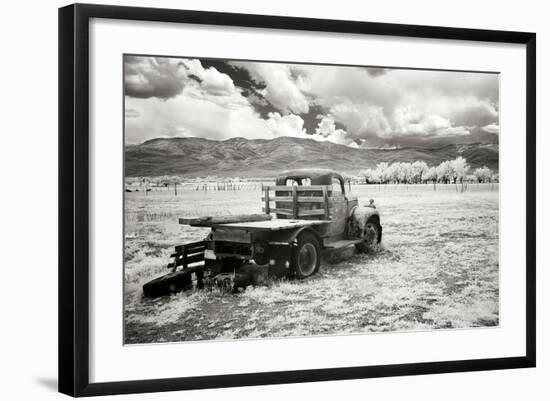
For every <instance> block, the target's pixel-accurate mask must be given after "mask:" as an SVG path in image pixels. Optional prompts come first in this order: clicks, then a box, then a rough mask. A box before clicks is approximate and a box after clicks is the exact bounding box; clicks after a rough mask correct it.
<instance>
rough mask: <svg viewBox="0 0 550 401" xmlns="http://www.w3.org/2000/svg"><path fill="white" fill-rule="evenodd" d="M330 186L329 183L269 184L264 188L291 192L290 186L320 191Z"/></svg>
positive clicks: (301, 189) (300, 189) (303, 189)
mask: <svg viewBox="0 0 550 401" xmlns="http://www.w3.org/2000/svg"><path fill="white" fill-rule="evenodd" d="M327 187H330V185H292V186H290V185H288V186H287V185H269V186H266V188H267V189H268V190H269V191H287V192H292V188H298V191H300V192H302V191H322V190H323V188H327Z"/></svg>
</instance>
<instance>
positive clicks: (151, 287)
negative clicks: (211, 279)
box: [143, 270, 193, 298]
mask: <svg viewBox="0 0 550 401" xmlns="http://www.w3.org/2000/svg"><path fill="white" fill-rule="evenodd" d="M192 283H193V282H192V280H191V273H187V272H184V271H182V270H178V271H175V272H172V273H168V274H165V275H164V276H161V277H157V278H156V279H154V280H151V281H149V282H148V283H145V284H144V285H143V295H144V296H146V297H151V298H156V297H162V296H163V295H170V294H173V293H175V292H179V291H182V290H185V289H187V288H189V287H190V286H191V285H192Z"/></svg>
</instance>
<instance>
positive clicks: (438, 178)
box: [359, 156, 498, 184]
mask: <svg viewBox="0 0 550 401" xmlns="http://www.w3.org/2000/svg"><path fill="white" fill-rule="evenodd" d="M359 175H360V176H361V177H362V178H363V179H364V180H365V182H366V183H367V184H427V183H433V184H436V183H441V184H464V183H468V182H470V183H475V182H478V183H489V182H498V174H497V173H494V172H493V171H492V170H491V169H490V168H488V167H487V166H483V167H479V168H477V169H475V170H473V169H472V168H471V167H470V165H469V164H468V163H467V161H466V159H465V158H463V157H462V156H459V157H457V158H456V159H454V160H446V161H443V162H441V163H440V164H439V165H437V166H428V164H427V163H426V162H424V161H415V162H412V163H409V162H395V163H391V164H389V163H386V162H382V163H378V164H377V165H376V167H375V168H367V169H363V170H361V171H360V172H359Z"/></svg>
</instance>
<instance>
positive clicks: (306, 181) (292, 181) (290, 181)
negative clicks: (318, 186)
mask: <svg viewBox="0 0 550 401" xmlns="http://www.w3.org/2000/svg"><path fill="white" fill-rule="evenodd" d="M285 184H286V186H287V187H292V186H294V185H303V186H310V185H311V178H287V179H286V183H285Z"/></svg>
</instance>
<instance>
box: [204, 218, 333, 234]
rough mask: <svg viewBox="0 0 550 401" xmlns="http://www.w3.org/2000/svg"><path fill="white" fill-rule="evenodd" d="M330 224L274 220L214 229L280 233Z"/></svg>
mask: <svg viewBox="0 0 550 401" xmlns="http://www.w3.org/2000/svg"><path fill="white" fill-rule="evenodd" d="M327 223H330V220H300V219H295V220H293V219H274V220H267V221H247V222H242V223H226V224H214V225H213V227H220V228H229V229H236V230H245V231H254V232H258V231H280V230H287V229H289V228H299V227H306V226H316V225H320V224H327Z"/></svg>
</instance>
